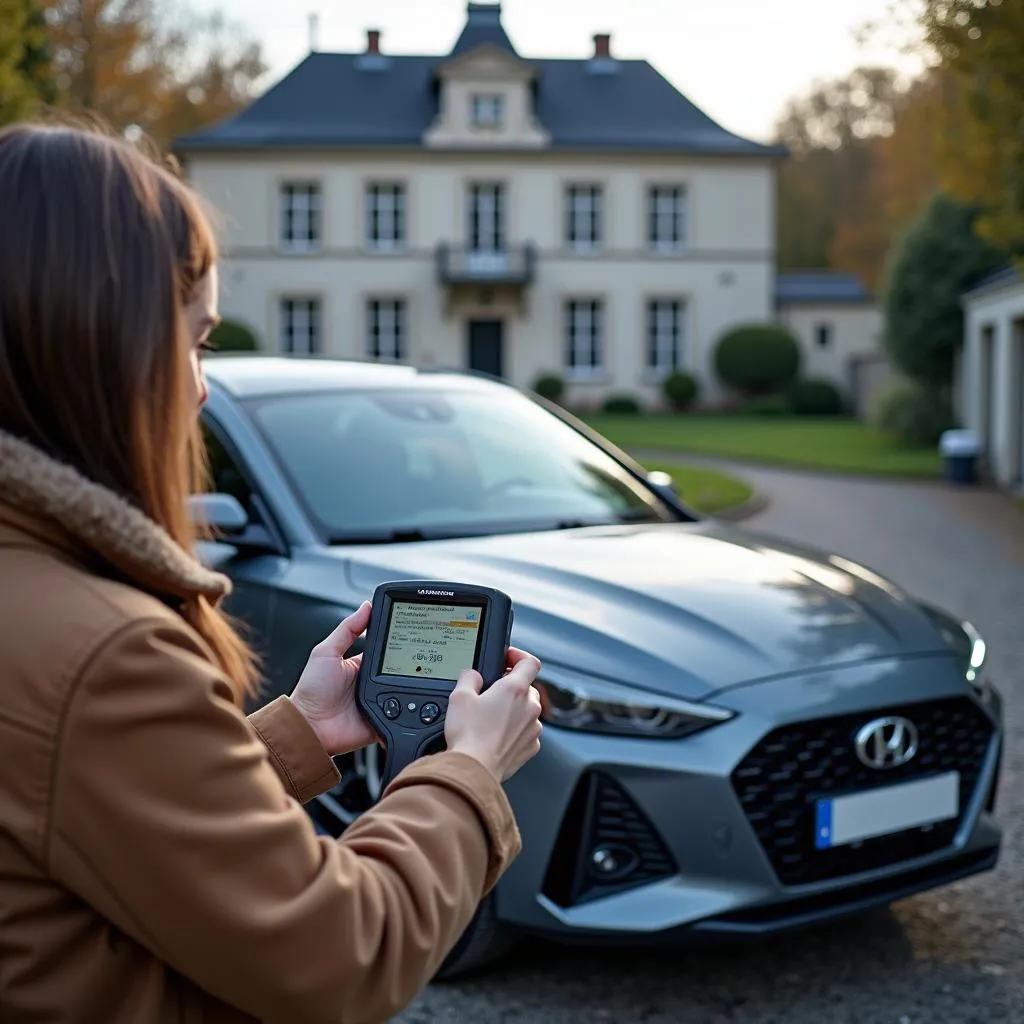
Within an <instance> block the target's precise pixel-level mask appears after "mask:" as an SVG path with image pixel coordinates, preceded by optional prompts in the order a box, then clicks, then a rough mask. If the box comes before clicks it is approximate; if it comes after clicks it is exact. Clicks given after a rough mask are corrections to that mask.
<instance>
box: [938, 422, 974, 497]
mask: <svg viewBox="0 0 1024 1024" xmlns="http://www.w3.org/2000/svg"><path fill="white" fill-rule="evenodd" d="M939 451H940V452H941V453H942V457H943V459H944V460H945V463H946V479H947V480H948V481H949V482H950V483H953V484H972V483H974V482H975V480H977V479H978V454H979V445H978V439H977V437H975V435H974V433H973V432H972V431H970V430H947V431H946V432H945V433H944V434H943V435H942V437H941V438H939Z"/></svg>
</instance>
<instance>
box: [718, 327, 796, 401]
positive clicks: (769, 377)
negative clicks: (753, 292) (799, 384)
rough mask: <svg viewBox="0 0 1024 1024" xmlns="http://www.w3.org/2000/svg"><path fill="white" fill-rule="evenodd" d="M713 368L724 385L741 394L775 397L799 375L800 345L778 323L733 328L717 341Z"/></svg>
mask: <svg viewBox="0 0 1024 1024" xmlns="http://www.w3.org/2000/svg"><path fill="white" fill-rule="evenodd" d="M715 369H716V371H717V372H718V376H719V377H720V378H721V379H722V381H723V382H724V383H725V384H727V385H729V387H732V388H735V390H737V391H739V392H740V393H741V394H744V395H749V396H754V395H770V394H774V393H776V392H779V391H783V390H784V389H785V388H786V387H788V386H789V385H790V384H791V383H792V382H793V381H794V380H796V378H797V376H798V375H799V373H800V344H799V342H798V341H797V340H796V338H795V337H793V334H792V333H791V332H790V331H789V330H787V329H786V328H785V327H780V326H779V325H777V324H747V325H744V326H740V327H734V328H733V329H732V330H731V331H727V332H726V333H725V334H724V335H723V336H722V338H721V339H720V340H719V342H718V345H717V347H716V349H715Z"/></svg>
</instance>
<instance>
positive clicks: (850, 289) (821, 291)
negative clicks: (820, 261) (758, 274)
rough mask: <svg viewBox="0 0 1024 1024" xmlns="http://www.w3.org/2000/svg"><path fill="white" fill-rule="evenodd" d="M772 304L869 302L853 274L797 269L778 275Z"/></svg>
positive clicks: (867, 293) (867, 295)
mask: <svg viewBox="0 0 1024 1024" xmlns="http://www.w3.org/2000/svg"><path fill="white" fill-rule="evenodd" d="M775 301H776V303H777V304H778V305H788V304H797V303H799V304H804V305H817V304H821V305H851V304H853V305H860V304H863V303H869V302H872V301H873V299H872V296H871V294H870V292H868V290H867V289H866V288H865V287H864V285H863V284H861V282H860V279H859V278H858V277H857V276H856V275H855V274H847V273H844V272H843V271H839V270H797V271H787V272H783V273H780V274H779V275H778V277H777V278H776V280H775Z"/></svg>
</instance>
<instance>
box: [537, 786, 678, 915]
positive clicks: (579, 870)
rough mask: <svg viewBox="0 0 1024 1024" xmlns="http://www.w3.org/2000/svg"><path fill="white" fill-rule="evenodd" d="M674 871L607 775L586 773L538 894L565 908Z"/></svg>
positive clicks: (642, 818) (633, 807)
mask: <svg viewBox="0 0 1024 1024" xmlns="http://www.w3.org/2000/svg"><path fill="white" fill-rule="evenodd" d="M676 870H677V869H676V865H675V862H674V861H673V859H672V855H671V854H670V853H669V851H668V848H667V847H666V846H665V844H664V842H663V841H662V839H661V837H660V836H659V835H658V834H657V833H656V832H655V831H654V827H653V826H652V825H651V823H650V822H649V821H648V820H647V818H646V816H645V815H644V813H643V812H642V811H641V810H640V809H639V807H637V805H636V803H635V802H634V801H633V799H632V798H631V797H630V796H629V795H628V794H627V793H626V791H625V790H624V789H622V787H621V786H619V785H618V783H616V782H615V781H614V780H612V779H611V778H609V777H608V776H607V775H604V774H603V773H601V772H588V773H587V774H586V775H584V776H583V777H582V778H581V779H580V781H579V783H578V785H577V786H576V789H575V791H574V792H573V795H572V799H571V800H570V801H569V806H568V808H567V809H566V814H565V817H564V819H563V821H562V828H561V830H560V831H559V834H558V839H557V841H556V842H555V849H554V852H553V853H552V855H551V862H550V864H549V865H548V873H547V877H546V878H545V880H544V890H543V891H544V894H545V895H546V896H547V897H548V899H550V900H552V901H553V902H555V903H557V904H558V905H559V906H562V907H569V906H573V905H575V904H579V903H586V902H588V901H589V900H595V899H599V898H600V897H602V896H609V895H611V894H612V893H615V892H622V891H623V890H626V889H634V888H636V887H637V886H640V885H646V884H648V883H649V882H653V881H656V880H657V879H659V878H667V877H669V876H671V875H673V874H675V873H676Z"/></svg>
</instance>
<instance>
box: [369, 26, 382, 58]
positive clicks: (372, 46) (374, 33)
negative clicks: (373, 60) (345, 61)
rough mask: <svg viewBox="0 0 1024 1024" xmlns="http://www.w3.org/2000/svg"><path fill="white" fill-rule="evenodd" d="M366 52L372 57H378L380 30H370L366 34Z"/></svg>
mask: <svg viewBox="0 0 1024 1024" xmlns="http://www.w3.org/2000/svg"><path fill="white" fill-rule="evenodd" d="M366 52H367V53H368V54H371V55H372V56H374V57H377V56H379V55H380V30H379V29H375V28H371V29H369V30H368V31H367V33H366Z"/></svg>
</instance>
